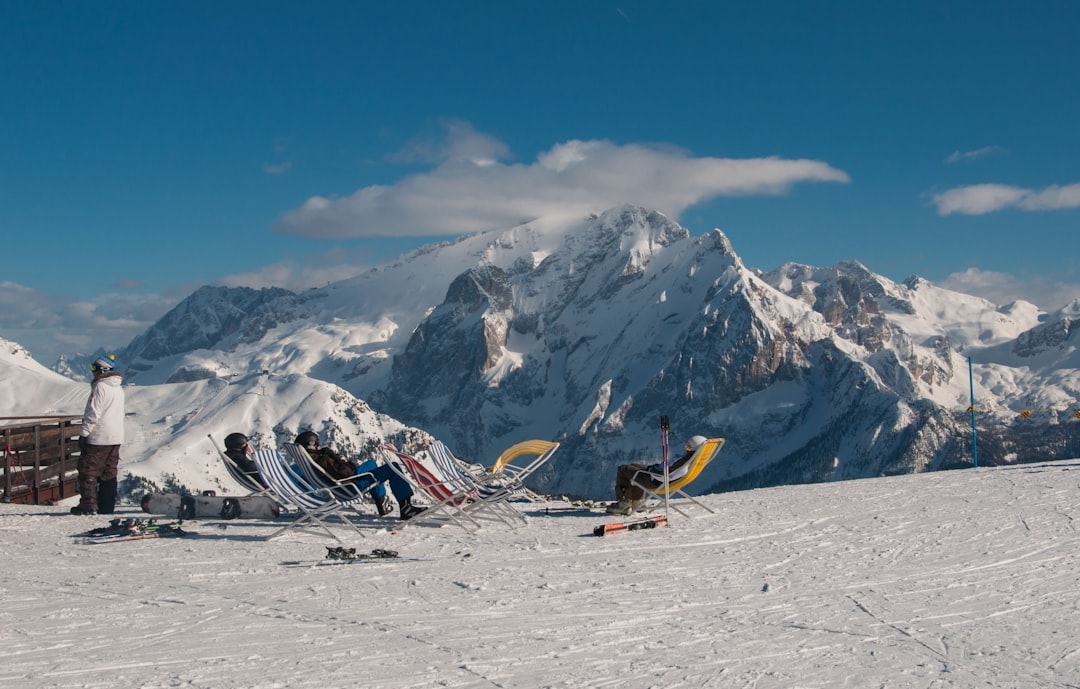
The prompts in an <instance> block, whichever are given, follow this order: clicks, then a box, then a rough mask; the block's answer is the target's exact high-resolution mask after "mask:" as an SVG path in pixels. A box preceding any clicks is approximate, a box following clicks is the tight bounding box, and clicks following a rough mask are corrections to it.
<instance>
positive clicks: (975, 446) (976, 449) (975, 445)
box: [968, 357, 979, 468]
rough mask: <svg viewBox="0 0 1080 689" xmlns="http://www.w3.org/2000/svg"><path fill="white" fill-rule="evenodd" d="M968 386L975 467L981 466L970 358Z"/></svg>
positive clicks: (972, 451)
mask: <svg viewBox="0 0 1080 689" xmlns="http://www.w3.org/2000/svg"><path fill="white" fill-rule="evenodd" d="M968 386H969V387H970V388H971V457H972V459H973V460H974V461H975V467H976V468H978V466H979V447H978V435H977V433H976V432H975V374H974V373H973V372H972V363H971V357H968Z"/></svg>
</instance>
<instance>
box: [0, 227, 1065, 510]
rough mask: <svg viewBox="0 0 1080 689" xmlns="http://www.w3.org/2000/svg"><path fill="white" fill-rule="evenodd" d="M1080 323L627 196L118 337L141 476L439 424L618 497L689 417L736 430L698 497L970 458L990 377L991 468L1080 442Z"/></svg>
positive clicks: (680, 433)
mask: <svg viewBox="0 0 1080 689" xmlns="http://www.w3.org/2000/svg"><path fill="white" fill-rule="evenodd" d="M1078 323H1080V301H1078V302H1073V303H1072V304H1070V305H1068V306H1067V307H1065V308H1064V309H1061V310H1059V311H1057V312H1054V313H1043V312H1040V311H1039V309H1038V308H1036V307H1035V306H1034V305H1032V304H1028V303H1024V302H1016V303H1013V304H1009V305H1006V306H1002V307H998V306H997V305H994V304H992V303H990V302H988V301H985V300H983V299H980V298H976V297H972V296H969V295H965V294H960V293H957V292H952V291H948V290H945V289H941V288H939V287H936V286H934V285H933V284H930V283H928V282H926V281H925V280H922V279H919V278H910V279H908V280H907V281H905V282H904V283H903V284H897V283H894V282H892V281H890V280H888V279H886V278H884V277H882V276H880V275H876V274H874V273H873V272H871V271H870V270H868V269H867V268H866V267H865V266H862V265H861V264H858V263H854V262H850V263H841V264H839V265H837V266H834V267H831V268H812V267H808V266H802V265H797V264H787V265H784V266H781V267H780V268H778V269H777V270H774V271H772V272H768V273H763V272H760V271H757V270H753V269H750V268H748V267H746V266H745V265H744V264H743V262H742V260H741V259H740V258H739V256H738V255H737V254H736V253H735V250H734V248H733V247H732V245H731V243H730V241H729V240H728V238H727V237H726V236H725V235H724V234H723V233H722V232H721V231H720V230H713V231H712V232H709V233H707V234H705V235H702V236H698V237H694V236H691V234H690V233H689V232H688V231H687V230H686V229H685V228H683V227H681V226H679V225H678V224H677V223H674V222H672V221H671V220H669V219H668V218H666V217H664V216H663V215H662V214H660V213H657V212H655V211H650V210H647V209H643V208H639V207H635V206H622V207H618V208H614V209H611V210H609V211H607V212H605V213H603V214H601V215H600V216H598V217H589V218H585V219H579V220H575V221H566V220H556V219H540V220H536V221H533V222H530V223H526V224H523V225H520V226H517V227H513V228H510V229H507V230H501V231H490V232H486V233H483V234H479V235H474V236H471V237H468V238H464V239H461V240H458V241H456V242H451V243H444V244H438V245H431V246H428V247H425V248H423V249H420V250H418V251H416V252H413V253H411V254H408V255H405V256H402V257H401V258H399V259H398V260H396V261H395V262H393V263H390V264H388V265H385V266H381V267H379V268H376V269H373V270H369V271H367V272H364V273H362V274H360V275H358V276H356V277H354V278H351V279H348V280H344V281H341V282H337V283H333V284H330V285H327V286H325V287H322V288H319V289H313V290H309V291H306V292H303V293H301V294H295V293H292V292H289V291H286V290H282V289H263V290H252V289H246V288H232V289H230V288H224V287H203V288H201V289H199V290H198V291H196V292H195V293H194V294H192V295H191V296H190V297H188V298H187V299H185V300H184V301H183V302H182V303H180V304H179V305H178V306H177V307H176V308H175V309H173V310H172V311H171V312H170V313H168V314H167V315H166V316H165V317H163V318H162V319H161V320H160V321H159V322H158V323H157V324H155V325H154V326H153V327H152V328H150V329H149V330H147V331H146V332H145V333H143V334H142V335H140V336H139V337H137V338H135V339H134V340H133V341H132V342H131V343H130V344H129V345H128V347H126V348H125V349H124V350H123V351H121V352H119V353H118V356H119V359H120V361H122V362H124V363H123V367H124V368H125V370H126V371H127V373H128V381H129V382H130V383H132V384H134V386H133V387H131V388H129V391H130V392H129V402H128V406H129V409H130V410H133V411H135V413H136V416H135V417H132V422H131V423H132V425H133V426H134V427H137V430H136V432H135V433H134V437H135V438H137V439H136V440H134V441H133V442H132V443H131V447H129V448H128V450H127V457H128V459H127V460H125V466H126V468H127V470H129V471H132V472H133V473H136V474H139V475H143V476H147V477H149V478H151V479H154V480H157V478H156V477H157V476H160V475H161V474H170V475H172V476H175V477H177V480H180V481H181V482H183V483H185V484H187V485H191V484H195V485H193V486H192V487H199V485H200V484H198V481H199V480H200V477H201V476H203V475H204V474H205V473H206V472H210V473H211V474H213V473H214V470H215V469H216V467H215V466H214V465H215V463H216V459H215V458H214V457H213V455H212V447H211V446H210V445H209V443H208V442H207V441H206V439H205V436H206V434H207V433H208V432H214V433H218V434H224V433H226V432H229V431H231V430H245V431H249V432H250V433H251V434H253V435H254V436H256V437H258V438H260V439H261V440H263V441H264V442H267V443H272V442H274V441H281V440H284V439H287V436H289V435H290V434H293V433H295V431H296V430H298V429H300V428H306V427H312V428H315V429H316V430H322V431H325V432H327V433H328V434H330V435H331V439H332V440H333V441H334V442H335V443H336V444H339V445H341V446H343V447H345V448H346V449H348V450H352V451H361V450H362V449H363V448H365V447H367V446H370V445H371V444H372V443H374V442H375V440H376V438H377V437H388V438H393V439H396V441H397V442H401V443H404V444H406V445H408V444H410V443H413V444H416V443H420V442H422V441H423V439H424V438H426V437H427V435H428V434H430V435H431V436H435V437H439V438H442V439H444V440H446V441H447V443H448V444H449V445H450V446H451V448H453V449H454V450H455V451H456V452H457V454H458V455H459V456H462V457H466V458H469V459H472V460H474V461H478V462H481V463H485V464H487V463H490V462H491V460H493V459H494V458H495V457H496V456H497V455H498V454H499V452H500V451H501V450H502V449H503V448H505V447H506V446H508V445H510V444H512V443H514V442H517V441H519V440H523V439H527V438H544V439H554V440H559V441H561V442H562V443H563V447H562V448H561V449H560V450H559V452H558V453H557V454H556V456H555V459H554V460H553V461H552V462H550V463H549V464H548V465H547V466H546V467H545V473H544V475H543V476H541V477H540V478H539V481H540V483H541V486H540V487H541V488H542V489H544V490H547V491H551V492H561V493H568V494H577V495H586V496H590V497H606V496H608V495H609V494H610V491H611V484H612V480H613V475H614V466H615V465H616V464H619V463H622V462H626V461H640V462H646V463H652V462H654V461H657V460H658V459H659V456H660V430H659V425H658V422H659V417H660V416H661V415H667V416H669V417H670V418H671V422H672V424H671V425H672V434H673V436H672V441H671V442H672V446H673V448H674V449H675V450H676V451H677V449H678V448H679V447H681V441H682V439H683V438H684V437H686V436H689V435H693V434H702V435H708V436H722V437H725V438H726V439H727V443H726V445H725V446H724V449H723V451H722V453H721V457H720V458H719V460H718V461H716V462H714V463H713V465H712V466H710V468H709V470H708V471H709V473H708V474H707V475H705V476H704V477H703V478H702V479H699V481H698V485H697V489H698V491H708V490H717V489H727V488H743V487H753V486H762V485H777V484H786V483H796V482H816V481H826V480H838V479H848V478H860V477H867V476H877V475H882V474H896V473H908V472H916V471H924V470H933V469H940V468H948V467H959V466H965V465H970V464H971V463H972V448H971V436H972V434H971V411H970V408H969V407H970V404H971V402H970V392H969V385H970V384H973V385H974V393H975V400H976V404H975V416H976V419H977V422H978V425H979V436H978V456H979V461H980V463H985V464H996V463H1004V462H1015V461H1025V460H1027V459H1028V458H1029V457H1030V458H1032V459H1035V458H1037V459H1039V460H1046V459H1053V458H1058V457H1075V456H1077V455H1078V454H1080V420H1078V419H1076V418H1074V417H1073V414H1074V413H1076V411H1077V410H1078V409H1080V353H1078V351H1077V350H1078V343H1080V336H1078V335H1077V331H1078V330H1080V327H1078ZM4 356H5V357H6V358H5V359H4V360H3V361H2V365H0V369H3V368H8V359H10V358H11V356H9V355H8V354H6V353H5V355H4ZM969 361H970V363H971V367H970V374H971V375H970V378H969ZM67 363H68V364H70V365H71V366H72V368H73V369H74V370H85V366H82V362H80V361H78V360H72V361H70V362H67ZM42 371H43V372H42V374H41V375H45V374H44V369H42ZM0 375H3V374H0ZM49 381H50V382H49V386H52V385H56V386H57V388H60V387H63V386H64V385H68V381H67V380H65V379H60V378H59V377H52V378H49ZM42 385H44V384H42ZM49 399H52V398H51V397H50V398H49ZM0 401H2V402H3V403H4V405H5V406H3V407H0V412H3V411H4V409H6V408H8V407H7V406H6V405H7V402H8V401H7V400H6V399H0ZM37 403H38V404H43V402H42V401H40V400H39V401H38V402H37ZM16 406H17V408H19V409H21V410H22V411H24V412H25V411H27V408H26V407H25V406H23V405H16ZM46 406H48V405H46ZM144 409H145V410H146V411H145V412H144ZM1024 410H1033V413H1032V414H1030V415H1028V416H1027V417H1026V418H1025V417H1024V416H1022V415H1021V412H1022V411H1024ZM41 411H43V410H42V409H40V408H36V409H33V411H32V413H40V412H41ZM79 411H81V400H80V402H79V407H78V409H76V410H75V413H78V412H79ZM192 415H195V418H194V419H193V418H192ZM166 418H168V419H169V420H168V421H165V420H164V419H166ZM140 443H141V444H140ZM194 447H198V449H197V450H193V449H192V448H194ZM193 454H194V455H196V456H198V457H199V458H200V459H199V461H198V462H195V464H198V465H200V466H199V467H197V468H194V469H192V466H193ZM201 465H205V466H201Z"/></svg>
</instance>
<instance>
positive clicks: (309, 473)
mask: <svg viewBox="0 0 1080 689" xmlns="http://www.w3.org/2000/svg"><path fill="white" fill-rule="evenodd" d="M282 448H284V450H285V456H286V457H287V458H288V460H289V461H290V462H291V463H292V466H294V467H297V468H298V469H300V475H301V476H303V478H304V480H305V481H306V482H307V484H308V485H309V486H311V487H313V488H326V489H328V490H330V491H331V492H332V493H333V495H334V497H335V498H337V499H338V500H342V501H344V502H346V503H347V504H348V505H349V507H351V508H352V509H354V510H356V511H358V512H359V509H357V508H358V507H359V506H360V504H362V503H363V502H364V498H367V499H368V500H371V501H372V503H374V501H375V499H374V498H372V497H371V495H370V493H371V491H372V490H374V489H375V486H376V485H377V484H376V483H374V481H375V477H374V476H372V475H371V474H357V475H355V476H354V477H353V478H349V479H344V480H341V479H336V478H334V477H333V476H331V475H330V474H328V473H326V470H325V469H323V468H322V467H321V466H319V464H318V463H317V462H316V461H315V460H314V459H312V458H311V455H309V454H308V451H307V450H305V449H304V448H302V447H301V446H299V445H297V444H296V443H285V444H284V445H282ZM361 476H368V477H370V478H371V480H372V484H371V485H369V486H368V487H367V488H360V486H359V485H357V484H356V483H354V482H355V481H356V479H358V478H360V477H361ZM357 498H359V499H357Z"/></svg>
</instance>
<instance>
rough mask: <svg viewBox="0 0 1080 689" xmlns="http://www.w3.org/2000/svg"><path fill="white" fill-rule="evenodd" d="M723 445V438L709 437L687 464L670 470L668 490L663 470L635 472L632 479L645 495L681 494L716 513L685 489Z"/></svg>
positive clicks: (688, 516)
mask: <svg viewBox="0 0 1080 689" xmlns="http://www.w3.org/2000/svg"><path fill="white" fill-rule="evenodd" d="M723 445H724V439H723V438H709V439H708V440H706V441H705V442H704V443H702V445H701V447H699V448H698V449H697V451H696V452H694V454H693V455H692V456H691V457H690V460H689V461H688V462H686V464H684V465H683V466H681V467H679V468H678V469H677V470H675V471H674V472H671V471H669V472H668V487H667V490H666V491H665V490H664V474H663V472H662V471H661V472H659V473H654V472H651V471H646V470H642V471H639V472H637V473H636V474H634V475H633V477H631V479H630V481H631V482H632V483H633V484H634V485H635V486H638V487H639V488H642V489H644V490H645V497H649V496H659V497H663V495H664V494H665V493H667V495H668V498H669V500H670V498H673V497H675V496H676V495H681V496H682V497H684V498H686V499H687V500H689V501H690V502H691V503H693V504H694V505H697V506H698V507H700V508H701V509H703V510H705V511H706V512H708V513H709V514H716V511H715V510H711V509H709V508H708V507H707V506H706V505H703V504H702V503H700V502H698V501H697V500H695V499H694V498H692V497H691V496H690V495H689V494H688V493H686V492H685V491H684V490H683V489H684V488H685V487H686V486H688V485H690V484H691V483H693V481H694V479H696V478H697V477H698V476H699V475H700V474H701V472H702V470H703V469H704V468H705V467H706V466H708V464H709V462H711V461H712V460H713V457H715V456H716V455H717V453H719V452H720V448H721V447H722V446H723ZM669 504H670V505H671V508H672V509H674V510H675V511H676V512H678V513H679V514H681V515H682V516H684V517H686V518H687V519H691V516H690V515H689V514H687V513H686V512H684V511H683V510H682V509H680V508H679V506H678V505H677V504H676V503H674V502H669ZM684 507H687V508H689V505H684Z"/></svg>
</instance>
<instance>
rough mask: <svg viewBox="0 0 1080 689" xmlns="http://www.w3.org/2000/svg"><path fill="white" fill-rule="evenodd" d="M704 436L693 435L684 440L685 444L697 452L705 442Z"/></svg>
mask: <svg viewBox="0 0 1080 689" xmlns="http://www.w3.org/2000/svg"><path fill="white" fill-rule="evenodd" d="M705 440H706V438H705V436H703V435H695V436H692V437H691V438H690V439H689V440H687V441H686V446H687V447H689V448H690V449H692V450H694V451H695V452H697V449H698V448H699V447H701V446H702V445H704V444H705Z"/></svg>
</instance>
